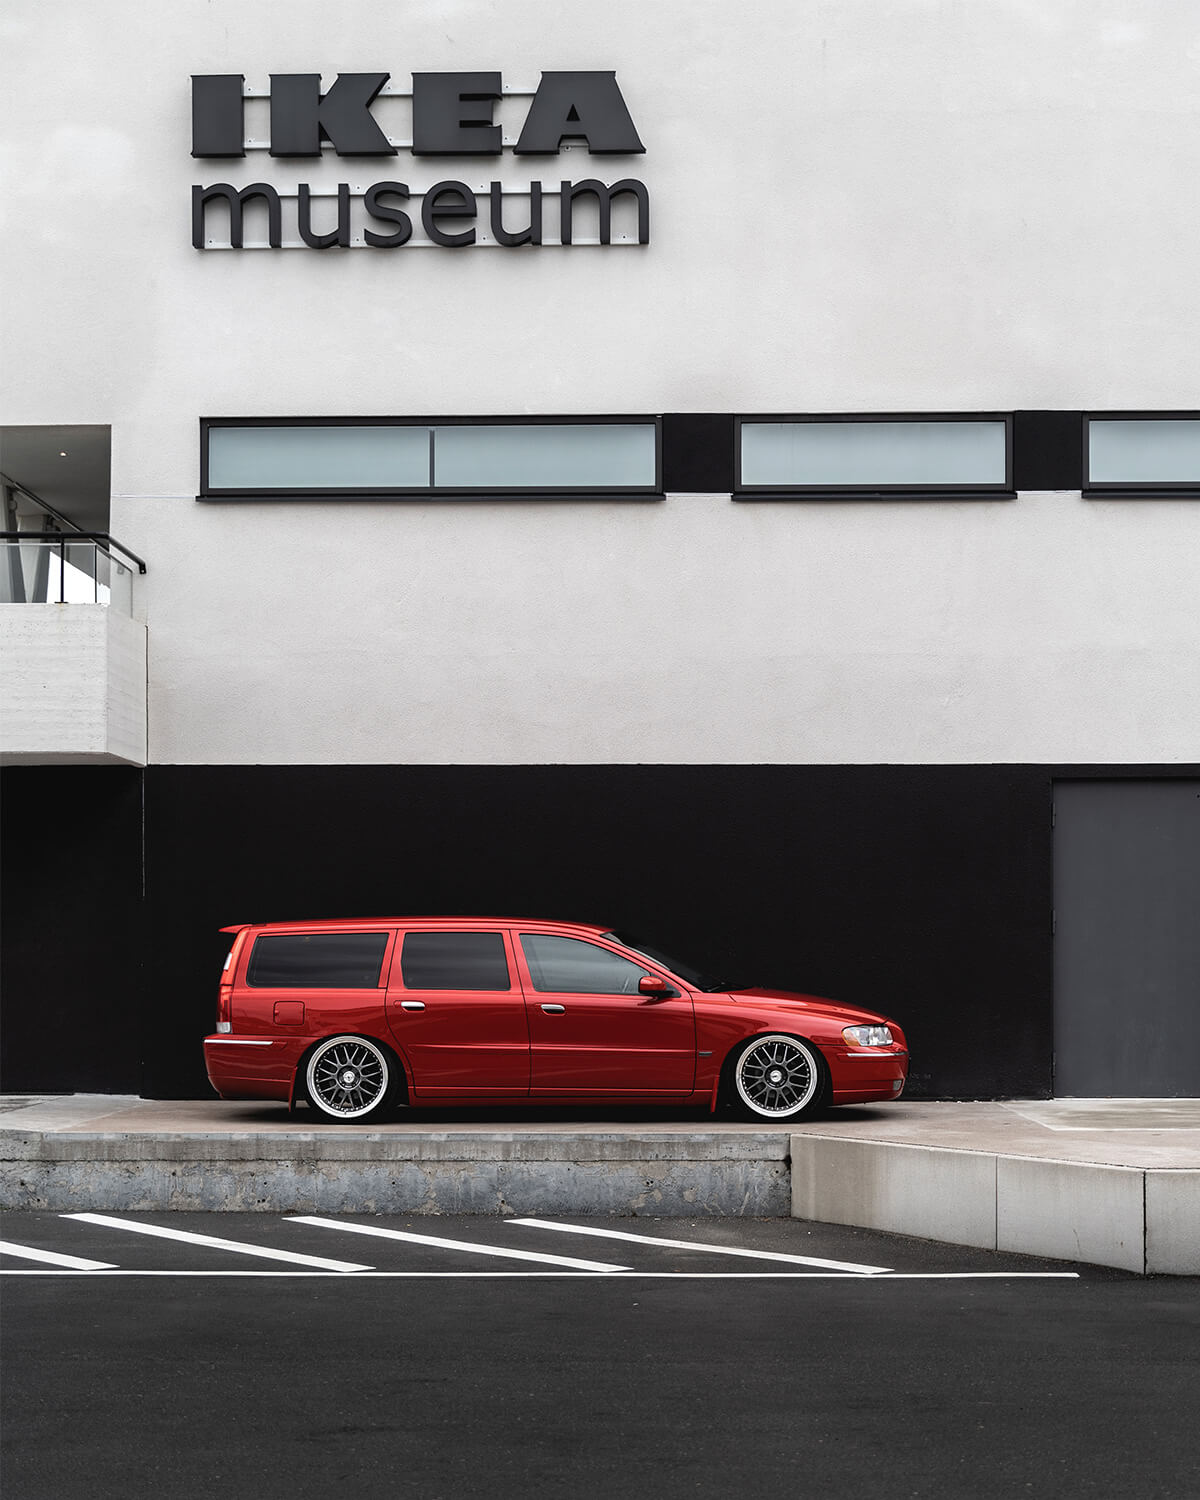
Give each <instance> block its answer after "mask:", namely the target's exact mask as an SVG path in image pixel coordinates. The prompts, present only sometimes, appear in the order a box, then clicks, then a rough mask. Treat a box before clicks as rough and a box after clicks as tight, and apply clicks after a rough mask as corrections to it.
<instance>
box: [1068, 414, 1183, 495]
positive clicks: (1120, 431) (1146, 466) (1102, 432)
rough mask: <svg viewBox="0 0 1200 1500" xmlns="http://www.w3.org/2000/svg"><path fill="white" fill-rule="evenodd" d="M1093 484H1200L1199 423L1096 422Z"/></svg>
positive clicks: (1091, 424) (1091, 431)
mask: <svg viewBox="0 0 1200 1500" xmlns="http://www.w3.org/2000/svg"><path fill="white" fill-rule="evenodd" d="M1088 483H1089V484H1188V485H1200V420H1196V419H1192V418H1176V419H1174V420H1169V419H1163V418H1145V419H1139V420H1136V421H1127V420H1121V419H1116V418H1114V419H1112V420H1110V419H1108V418H1104V419H1103V420H1101V419H1098V418H1095V417H1093V418H1091V419H1090V420H1089V421H1088Z"/></svg>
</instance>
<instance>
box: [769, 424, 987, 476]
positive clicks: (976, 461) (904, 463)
mask: <svg viewBox="0 0 1200 1500" xmlns="http://www.w3.org/2000/svg"><path fill="white" fill-rule="evenodd" d="M741 431H742V443H741V458H742V461H741V483H742V484H743V485H775V486H781V487H782V486H786V485H796V486H801V487H805V488H821V489H840V488H843V487H845V486H848V485H855V486H874V487H878V488H887V487H890V486H892V485H956V486H960V487H962V488H970V489H973V488H976V487H978V486H981V485H995V486H1000V487H1003V486H1004V484H1005V483H1006V480H1007V464H1006V447H1007V445H1006V441H1005V436H1006V434H1005V424H1004V423H1003V422H1002V421H981V422H743V423H742V429H741Z"/></svg>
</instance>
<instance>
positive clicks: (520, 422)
mask: <svg viewBox="0 0 1200 1500" xmlns="http://www.w3.org/2000/svg"><path fill="white" fill-rule="evenodd" d="M630 424H636V425H639V426H645V427H650V426H653V428H654V483H653V484H652V485H577V486H574V487H572V486H541V487H539V486H537V485H492V486H482V485H467V486H460V485H427V486H411V487H408V486H403V487H401V486H394V487H390V488H389V487H385V486H369V487H355V486H345V487H333V488H324V489H302V488H285V487H282V486H279V487H274V486H272V487H270V488H267V489H262V488H259V489H251V488H240V489H233V488H231V489H225V488H217V489H214V488H213V486H212V485H211V484H210V482H209V461H208V448H209V434H210V432H211V431H212V429H213V428H215V427H343V428H344V427H422V428H434V427H616V426H627V425H630ZM431 442H432V435H431ZM663 498H664V494H663V431H662V416H661V414H659V415H648V414H647V413H644V412H641V413H626V414H624V415H617V414H605V415H604V416H595V415H591V414H576V415H574V416H563V415H556V416H540V415H536V414H533V415H524V416H513V415H511V414H508V415H505V416H473V417H462V416H458V417H201V418H200V490H199V493H198V494H197V496H196V499H197V500H285V501H292V500H476V499H480V500H662V499H663Z"/></svg>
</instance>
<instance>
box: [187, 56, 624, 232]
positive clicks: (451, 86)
mask: <svg viewBox="0 0 1200 1500" xmlns="http://www.w3.org/2000/svg"><path fill="white" fill-rule="evenodd" d="M389 77H390V75H389V74H387V73H339V74H338V75H337V78H336V80H335V82H334V83H333V86H332V87H331V88H330V89H329V90H328V91H327V92H325V93H322V92H321V75H320V74H319V73H273V74H272V75H271V84H270V90H269V92H268V93H265V94H264V93H261V92H259V93H255V92H253V91H248V90H247V89H246V87H245V79H244V75H242V74H241V73H216V74H202V75H196V76H193V78H192V156H193V157H195V158H197V159H199V160H206V161H207V160H212V159H222V158H224V159H232V158H237V157H244V156H245V155H246V153H247V150H250V151H266V152H267V153H268V154H269V155H270V156H271V157H273V158H275V159H277V160H284V159H297V160H303V159H305V158H310V159H320V158H321V157H322V155H323V153H324V150H325V147H326V146H327V145H329V146H332V147H333V150H334V152H335V154H336V156H337V157H339V158H344V157H364V158H369V157H376V158H379V157H392V156H398V155H399V154H400V151H401V148H402V147H403V148H404V149H406V150H409V151H411V154H412V156H413V157H429V158H437V157H474V158H486V157H499V156H501V155H502V153H503V152H504V151H505V150H506V149H511V151H512V154H513V156H514V157H518V158H519V157H526V156H527V157H539V156H543V157H544V156H557V155H558V153H559V152H560V151H561V149H562V147H563V145H564V143H566V144H568V145H572V144H575V143H579V144H582V145H584V146H586V148H587V150H588V152H589V153H590V154H591V155H593V156H632V155H636V154H640V153H644V151H645V149H646V148H645V147H644V146H643V145H642V143H641V140H640V139H639V137H638V133H637V129H636V128H635V126H634V123H633V120H632V118H631V117H630V114H629V110H628V109H627V108H626V105H625V100H624V99H623V98H622V96H621V90H620V89H619V88H618V86H617V75H616V73H615V72H572V73H543V74H542V76H541V82H540V83H539V84H538V86H537V88H536V90H534V91H533V92H532V95H531V102H530V104H529V107H528V110H527V112H526V114H525V118H524V122H523V124H522V125H521V128H520V133H519V135H517V137H516V139H515V141H514V142H513V143H512V144H511V147H506V144H505V141H504V136H503V129H502V126H501V125H500V124H499V123H498V122H497V121H496V118H495V113H496V108H497V105H498V104H499V103H500V101H501V100H502V99H506V98H510V97H514V96H515V94H516V91H510V94H509V95H507V96H506V95H505V94H504V91H503V87H502V83H501V77H500V74H499V73H492V72H482V73H414V74H413V75H412V95H411V98H412V140H411V143H410V142H408V141H400V142H396V141H393V140H392V139H390V138H389V137H388V136H387V135H386V134H385V133H384V131H383V129H382V127H381V126H380V124H379V121H378V119H377V118H376V111H378V110H379V109H380V108H381V106H382V105H384V104H386V102H387V101H388V100H390V99H392V98H396V97H400V98H403V97H407V96H406V95H404V94H402V93H400V91H389V92H387V93H385V92H384V85H385V84H386V83H387V81H388V78H389ZM258 99H263V100H264V101H265V102H266V104H267V113H266V122H267V123H269V138H268V139H266V140H264V141H257V140H250V141H248V140H247V138H246V128H247V122H246V106H247V103H251V104H252V105H253V107H254V108H256V109H257V108H258V105H257V104H254V101H256V100H258ZM388 107H389V108H390V105H389V106H388ZM310 175H313V176H315V175H316V174H315V172H314V173H312V174H310ZM489 175H490V174H489ZM547 199H550V200H554V199H557V200H558V201H557V213H554V211H553V209H552V208H548V207H547V203H546V200H547ZM285 204H286V205H287V212H286V214H285ZM614 208H615V209H616V212H617V214H618V215H619V216H620V217H621V220H622V222H624V223H626V224H627V226H628V230H627V232H625V233H623V234H621V235H620V236H619V237H618V238H617V239H616V240H614V239H613V237H612V235H613V216H614ZM580 209H583V210H584V211H585V212H586V214H587V219H588V223H589V225H591V224H594V225H595V234H594V235H589V236H588V237H586V238H584V237H583V236H582V234H581V231H580V228H579V210H580ZM248 218H251V219H252V221H253V224H254V225H255V226H261V228H262V230H263V237H262V238H261V239H259V240H257V241H255V240H248V239H247V238H246V233H245V231H246V227H247V223H246V221H247V219H248ZM285 218H286V219H287V220H288V223H287V238H285V223H284V221H285ZM635 219H636V239H635V238H634V225H635ZM547 220H550V234H551V238H549V239H547V240H544V239H543V234H544V232H545V230H546V225H547ZM555 221H557V222H555ZM417 225H419V226H420V230H421V234H422V238H421V239H418V240H415V241H413V234H414V229H415V227H416V226H417ZM410 241H413V243H415V244H426V245H441V246H447V247H453V248H460V247H463V246H467V245H476V244H479V245H499V246H505V247H510V248H511V247H516V246H521V245H541V244H543V243H545V244H558V245H582V244H592V245H596V244H600V245H612V244H639V245H648V244H649V243H650V196H649V194H648V192H647V191H646V185H645V183H643V182H641V181H639V180H637V179H636V178H632V177H622V178H620V179H619V180H617V181H615V182H610V183H606V182H602V181H600V180H599V179H598V178H595V177H586V178H583V179H582V180H581V181H560V182H553V183H548V184H547V183H543V182H542V181H540V180H533V181H530V182H527V183H526V182H521V183H519V184H518V185H516V186H514V185H512V184H511V183H507V182H503V183H502V182H500V181H490V182H489V183H487V184H486V185H480V184H471V183H467V182H463V181H461V180H460V179H458V178H453V177H446V178H444V179H442V180H441V181H438V182H433V183H431V184H429V185H428V186H426V187H413V186H410V185H409V183H407V182H401V181H399V180H397V179H395V178H391V177H388V178H382V177H381V178H380V180H379V181H377V182H372V183H370V184H369V185H364V184H361V183H357V184H356V183H350V182H340V183H337V184H336V185H328V184H316V185H314V184H313V183H311V182H300V183H297V184H296V186H295V187H293V188H289V187H286V186H285V187H279V186H277V185H275V184H274V183H269V182H250V183H247V184H246V185H245V186H241V187H239V186H236V185H235V184H233V183H229V182H212V183H209V184H207V185H203V184H196V185H195V186H193V188H192V244H193V245H194V246H195V248H196V249H197V250H214V249H224V250H229V249H232V250H241V249H272V250H279V249H304V248H309V249H313V250H327V249H330V248H332V247H335V246H340V247H341V248H343V249H354V248H364V247H365V248H372V249H379V250H397V249H399V248H400V247H401V246H402V245H407V244H408V243H409V242H410Z"/></svg>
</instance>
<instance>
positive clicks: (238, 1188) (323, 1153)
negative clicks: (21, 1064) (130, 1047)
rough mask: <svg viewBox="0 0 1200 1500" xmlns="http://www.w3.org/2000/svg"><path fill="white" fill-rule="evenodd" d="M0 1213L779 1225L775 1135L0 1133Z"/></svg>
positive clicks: (784, 1148)
mask: <svg viewBox="0 0 1200 1500" xmlns="http://www.w3.org/2000/svg"><path fill="white" fill-rule="evenodd" d="M0 1206H2V1207H5V1208H26V1209H35V1208H36V1209H51V1210H58V1211H63V1212H66V1211H72V1210H76V1209H89V1208H90V1209H97V1210H101V1211H114V1210H123V1211H126V1212H135V1211H153V1210H160V1209H193V1210H222V1209H226V1210H246V1209H257V1210H263V1211H271V1212H288V1213H291V1212H303V1213H313V1212H321V1213H411V1214H452V1213H478V1214H505V1213H525V1214H528V1213H541V1214H549V1213H563V1214H584V1213H588V1214H657V1215H664V1216H687V1215H697V1214H698V1215H706V1216H708V1215H711V1216H726V1215H728V1216H737V1215H761V1216H764V1217H771V1218H777V1217H786V1216H787V1214H788V1213H789V1211H790V1206H791V1188H790V1170H789V1162H788V1137H787V1135H786V1134H784V1133H782V1132H776V1133H774V1134H766V1133H764V1134H757V1133H756V1134H738V1135H728V1136H726V1135H720V1134H713V1133H707V1132H705V1133H690V1132H689V1133H687V1134H682V1133H681V1134H671V1135H665V1134H656V1135H650V1136H643V1137H639V1136H636V1135H620V1134H612V1135H608V1134H586V1135H566V1134H555V1135H546V1134H527V1135H526V1134H519V1133H516V1132H496V1133H494V1134H491V1135H487V1136H484V1135H481V1134H479V1133H478V1132H473V1133H469V1134H468V1133H462V1134H456V1133H454V1132H445V1133H431V1134H428V1135H424V1134H423V1135H415V1134H406V1135H395V1134H379V1135H362V1136H354V1137H346V1136H330V1135H322V1134H316V1133H308V1132H299V1131H297V1132H295V1133H291V1132H289V1133H288V1134H286V1135H281V1134H278V1133H273V1134H270V1135H265V1134H264V1135H253V1134H241V1135H230V1134H212V1135H181V1136H176V1137H163V1136H151V1135H143V1136H136V1135H122V1134H105V1133H95V1134H85V1133H72V1134H71V1135H41V1134H34V1133H24V1132H17V1131H12V1132H9V1131H5V1132H2V1133H0Z"/></svg>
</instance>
